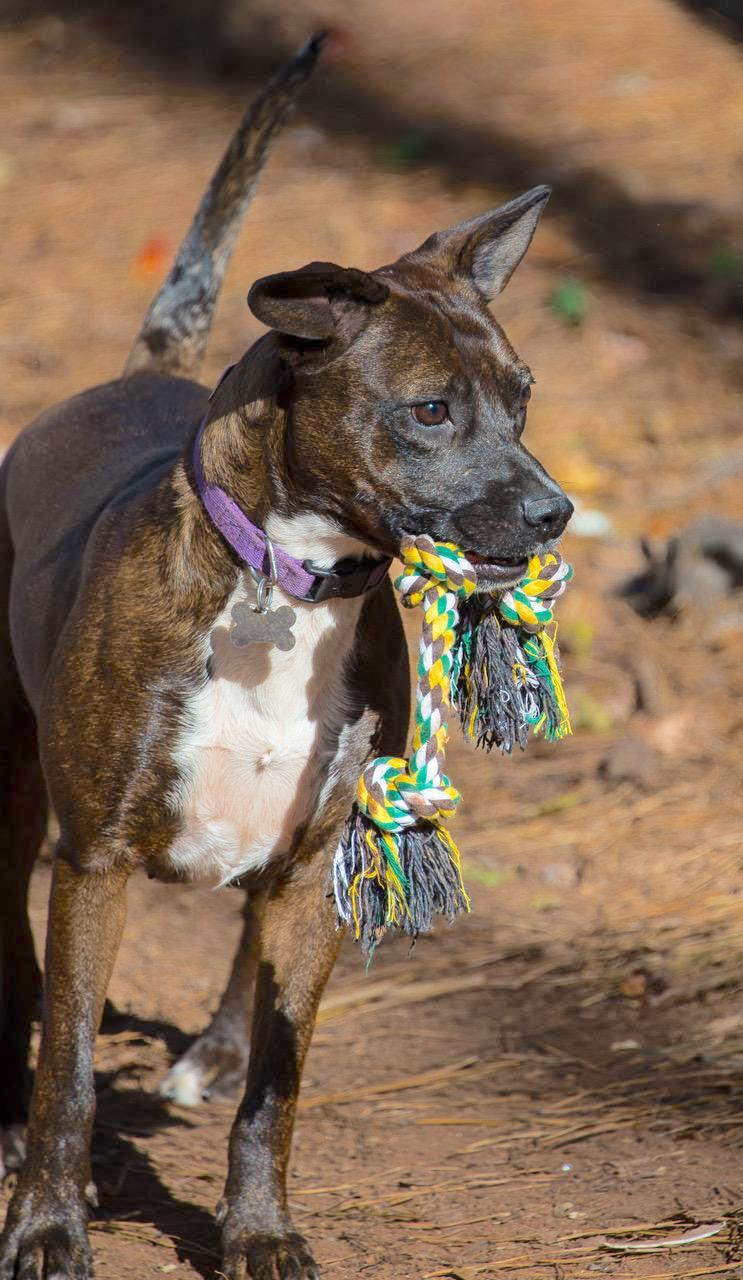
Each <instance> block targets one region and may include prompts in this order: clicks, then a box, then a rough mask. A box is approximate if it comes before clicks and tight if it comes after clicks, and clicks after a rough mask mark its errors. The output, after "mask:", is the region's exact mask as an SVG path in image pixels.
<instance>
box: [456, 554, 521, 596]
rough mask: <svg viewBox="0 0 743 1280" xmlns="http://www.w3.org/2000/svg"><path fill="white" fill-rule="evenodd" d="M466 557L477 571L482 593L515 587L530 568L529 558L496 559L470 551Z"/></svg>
mask: <svg viewBox="0 0 743 1280" xmlns="http://www.w3.org/2000/svg"><path fill="white" fill-rule="evenodd" d="M466 555H467V559H468V560H469V562H470V564H472V565H474V567H475V569H476V570H477V587H478V590H480V591H503V590H505V588H506V587H515V586H516V583H517V582H520V581H521V579H522V578H523V576H524V574H525V573H526V570H527V568H528V567H529V560H528V557H527V556H522V557H521V558H520V559H517V558H516V557H515V556H514V557H508V558H506V557H505V556H502V557H500V558H498V559H496V558H495V557H494V556H488V555H479V554H478V553H477V552H474V551H469V552H467V553H466Z"/></svg>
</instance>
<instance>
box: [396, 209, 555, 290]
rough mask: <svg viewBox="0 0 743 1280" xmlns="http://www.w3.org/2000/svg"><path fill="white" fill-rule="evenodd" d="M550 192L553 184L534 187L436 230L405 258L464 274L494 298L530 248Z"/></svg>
mask: <svg viewBox="0 0 743 1280" xmlns="http://www.w3.org/2000/svg"><path fill="white" fill-rule="evenodd" d="M550 194H551V192H550V188H549V187H534V188H533V189H532V190H531V191H527V192H526V193H525V194H524V195H523V196H517V198H516V199H515V200H511V201H509V203H508V204H504V205H501V207H500V208H499V209H492V210H491V211H490V213H483V214H481V215H480V217H479V218H470V219H469V220H468V221H467V222H460V223H459V225H458V226H456V227H451V228H450V229H449V230H448V231H437V232H435V233H434V235H432V236H429V238H428V239H427V240H426V241H425V243H424V244H422V245H421V247H420V248H419V249H416V250H415V252H414V253H410V254H407V255H406V259H407V260H408V261H413V262H423V263H425V264H426V265H427V266H431V267H434V268H435V269H436V270H438V271H441V272H443V273H444V274H445V275H448V276H460V277H461V276H464V277H465V278H467V279H469V280H471V281H472V283H473V284H474V286H475V288H476V289H477V290H478V292H479V293H481V294H482V296H483V298H484V299H485V301H486V302H490V300H491V299H492V298H494V297H495V296H496V294H498V293H500V292H501V290H502V289H505V287H506V285H507V284H508V281H509V280H510V278H511V276H512V275H513V273H514V271H515V270H516V268H517V266H518V265H519V263H520V261H521V259H522V258H523V256H524V254H525V253H526V250H527V249H528V248H529V245H530V244H531V238H532V236H533V235H534V232H535V231H536V227H537V223H538V221H539V215H540V214H541V212H542V210H543V208H544V206H545V205H546V203H547V201H548V200H549V198H550Z"/></svg>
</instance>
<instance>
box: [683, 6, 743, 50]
mask: <svg viewBox="0 0 743 1280" xmlns="http://www.w3.org/2000/svg"><path fill="white" fill-rule="evenodd" d="M679 2H680V4H681V7H682V8H683V9H688V10H690V12H691V13H693V14H695V15H696V16H697V17H699V18H703V19H704V20H705V21H706V22H709V23H711V24H712V25H713V26H714V27H715V28H716V29H717V30H718V31H721V32H722V33H723V34H724V35H727V36H729V37H730V39H731V40H743V0H679Z"/></svg>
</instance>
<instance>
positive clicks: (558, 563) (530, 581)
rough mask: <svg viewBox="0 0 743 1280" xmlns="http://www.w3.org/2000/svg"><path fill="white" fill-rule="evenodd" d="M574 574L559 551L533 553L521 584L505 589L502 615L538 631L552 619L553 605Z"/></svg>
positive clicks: (532, 632)
mask: <svg viewBox="0 0 743 1280" xmlns="http://www.w3.org/2000/svg"><path fill="white" fill-rule="evenodd" d="M572 576H573V570H572V567H571V566H570V565H569V564H568V563H567V561H566V560H563V558H562V556H561V555H559V554H558V553H557V552H556V551H548V552H547V554H546V555H544V556H532V558H531V560H530V561H529V567H528V569H527V571H526V574H525V575H524V577H523V578H522V579H521V581H520V583H519V584H518V586H516V587H513V588H512V589H511V590H510V591H504V592H503V595H502V596H501V598H500V602H499V605H498V608H499V610H500V613H501V617H502V618H503V619H504V621H506V622H510V623H511V625H512V626H514V627H523V628H524V631H528V632H529V633H530V635H537V634H538V633H539V632H540V631H543V630H544V628H545V627H546V626H547V625H548V624H549V623H550V622H551V621H552V618H553V613H552V605H553V604H554V602H555V600H556V599H557V597H558V596H561V595H562V593H563V591H564V590H565V587H566V586H567V584H568V582H569V581H570V579H571V578H572Z"/></svg>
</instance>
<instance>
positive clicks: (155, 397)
mask: <svg viewBox="0 0 743 1280" xmlns="http://www.w3.org/2000/svg"><path fill="white" fill-rule="evenodd" d="M207 402H208V392H207V391H206V389H205V388H203V387H200V386H199V385H198V383H196V382H190V381H188V380H186V379H184V378H175V377H170V376H168V375H167V374H149V373H142V374H136V375H135V376H133V377H129V378H119V379H117V380H116V381H114V382H109V383H106V384H105V385H104V386H100V387H94V388H92V389H91V390H89V391H84V392H82V393H81V394H80V395H77V396H73V397H72V398H71V399H70V400H66V401H65V402H64V403H62V404H59V405H56V406H55V407H54V408H53V409H49V410H47V411H46V412H44V413H42V414H41V415H40V416H39V417H38V418H37V419H36V420H35V421H34V422H32V423H31V425H30V426H29V427H28V428H27V429H26V430H25V431H24V432H23V433H22V434H21V435H20V436H19V437H18V439H17V440H16V442H15V444H14V445H13V446H12V448H11V449H10V451H9V453H8V455H7V457H6V459H5V461H4V463H3V467H2V472H0V483H1V485H2V490H3V492H4V500H5V505H6V511H7V531H8V533H9V540H10V545H6V546H5V547H4V548H3V551H2V565H0V572H4V573H5V574H8V573H10V572H11V571H12V581H11V584H10V593H9V594H10V603H9V611H10V628H11V635H12V639H13V648H14V651H15V654H16V660H17V662H18V665H19V674H20V676H21V680H22V682H23V685H24V689H25V691H26V695H27V697H28V698H29V701H30V702H31V704H32V705H33V706H34V707H35V706H36V705H37V703H38V698H39V696H40V692H41V689H42V687H43V684H44V677H45V674H46V666H47V664H48V655H49V654H50V653H51V652H52V651H53V648H54V642H55V639H56V637H57V636H59V634H60V633H61V631H62V628H63V626H64V623H65V620H66V618H67V615H68V613H69V611H70V609H71V607H72V605H73V603H74V600H75V596H76V594H77V590H78V587H79V585H80V581H81V579H82V576H83V575H84V572H85V548H86V545H87V543H88V540H89V538H90V536H91V534H92V532H93V530H94V529H95V527H96V525H97V524H98V522H99V520H100V519H101V517H102V516H103V515H104V514H105V513H106V512H108V511H109V510H110V508H111V506H112V505H113V504H116V506H117V507H118V508H121V507H126V506H127V505H129V504H131V503H133V502H135V501H136V500H137V499H138V498H140V497H141V496H142V495H143V494H144V493H145V492H146V491H147V490H149V489H151V488H152V487H154V485H155V484H156V483H157V482H158V480H159V479H160V477H161V476H162V475H163V474H164V473H165V472H166V471H167V470H168V469H169V468H171V467H172V465H173V462H174V461H175V459H176V457H177V456H178V454H179V453H181V452H182V450H183V449H184V447H185V445H186V444H187V442H188V439H189V437H190V436H192V435H193V432H194V430H195V428H196V426H197V425H198V422H199V420H200V418H201V417H202V415H203V414H204V411H205V409H206V405H207ZM42 473H43V476H44V481H43V492H41V493H40V492H39V475H40V474H42ZM32 601H33V602H34V604H33V607H32V605H31V602H32ZM39 601H43V602H44V613H43V615H41V616H40V615H39V608H38V602H39Z"/></svg>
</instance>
